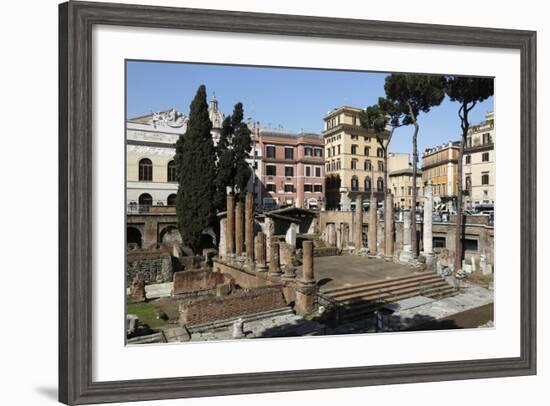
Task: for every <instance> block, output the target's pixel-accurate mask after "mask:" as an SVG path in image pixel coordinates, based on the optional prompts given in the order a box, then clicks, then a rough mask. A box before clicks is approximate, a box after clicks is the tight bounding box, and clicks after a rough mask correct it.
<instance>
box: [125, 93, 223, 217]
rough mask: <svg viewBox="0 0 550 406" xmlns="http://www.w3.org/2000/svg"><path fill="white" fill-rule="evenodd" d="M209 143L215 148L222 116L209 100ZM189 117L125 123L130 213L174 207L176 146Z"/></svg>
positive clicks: (154, 116)
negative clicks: (212, 142) (210, 129)
mask: <svg viewBox="0 0 550 406" xmlns="http://www.w3.org/2000/svg"><path fill="white" fill-rule="evenodd" d="M209 115H210V121H212V139H213V141H214V143H215V144H217V142H218V140H219V137H220V131H221V126H222V122H223V119H224V115H223V113H222V112H220V111H219V110H218V101H217V100H216V98H215V97H214V98H212V99H211V100H210V107H209ZM187 122H188V117H187V116H186V115H185V114H183V113H180V112H178V111H176V110H175V109H170V110H167V111H162V112H159V113H151V114H147V115H144V116H140V117H135V118H131V119H128V120H127V121H126V203H127V205H128V207H127V210H128V212H130V213H137V212H144V211H148V210H149V207H150V206H175V205H176V194H177V191H178V183H177V179H176V165H175V162H174V155H175V153H176V149H175V144H176V141H177V140H178V138H179V136H180V135H181V134H185V131H186V130H187Z"/></svg>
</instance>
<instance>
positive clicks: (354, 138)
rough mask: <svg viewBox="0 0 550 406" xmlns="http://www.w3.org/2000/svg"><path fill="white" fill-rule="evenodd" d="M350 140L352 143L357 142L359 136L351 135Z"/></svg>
mask: <svg viewBox="0 0 550 406" xmlns="http://www.w3.org/2000/svg"><path fill="white" fill-rule="evenodd" d="M351 140H352V141H357V140H359V136H358V135H357V134H351Z"/></svg>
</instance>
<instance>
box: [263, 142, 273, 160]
mask: <svg viewBox="0 0 550 406" xmlns="http://www.w3.org/2000/svg"><path fill="white" fill-rule="evenodd" d="M265 156H266V157H267V158H275V146H273V145H268V146H267V147H265Z"/></svg>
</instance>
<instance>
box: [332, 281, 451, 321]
mask: <svg viewBox="0 0 550 406" xmlns="http://www.w3.org/2000/svg"><path fill="white" fill-rule="evenodd" d="M454 293H455V289H454V288H453V287H452V286H451V285H449V284H448V283H447V282H446V281H445V279H443V278H442V277H441V276H439V275H437V274H435V273H432V272H422V273H414V274H411V275H409V276H403V277H399V278H392V279H386V280H381V281H376V282H368V283H362V284H358V285H353V286H345V287H339V288H332V289H327V290H325V291H323V292H322V293H321V301H322V299H325V300H326V301H328V302H330V303H331V304H332V305H333V308H334V307H336V310H337V313H338V316H337V317H338V319H339V321H340V322H349V321H355V320H358V319H361V318H363V317H365V316H368V315H370V314H372V312H374V311H375V310H377V309H379V308H380V307H382V306H383V305H384V304H387V303H394V302H398V301H400V300H404V299H408V298H411V297H414V296H424V297H429V298H432V299H443V298H445V297H448V296H451V295H453V294H454Z"/></svg>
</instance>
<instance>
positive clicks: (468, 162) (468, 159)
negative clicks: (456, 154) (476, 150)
mask: <svg viewBox="0 0 550 406" xmlns="http://www.w3.org/2000/svg"><path fill="white" fill-rule="evenodd" d="M471 163H472V156H471V155H466V164H467V165H469V164H471Z"/></svg>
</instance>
